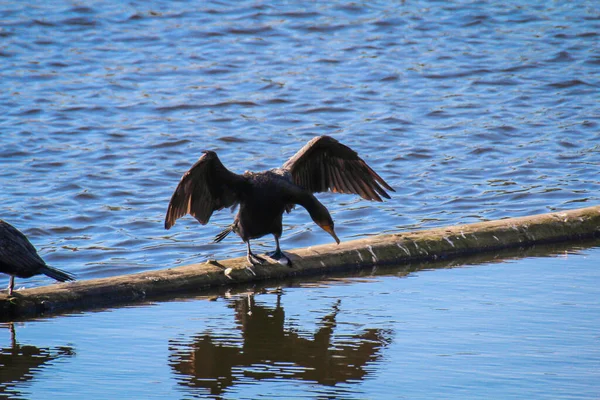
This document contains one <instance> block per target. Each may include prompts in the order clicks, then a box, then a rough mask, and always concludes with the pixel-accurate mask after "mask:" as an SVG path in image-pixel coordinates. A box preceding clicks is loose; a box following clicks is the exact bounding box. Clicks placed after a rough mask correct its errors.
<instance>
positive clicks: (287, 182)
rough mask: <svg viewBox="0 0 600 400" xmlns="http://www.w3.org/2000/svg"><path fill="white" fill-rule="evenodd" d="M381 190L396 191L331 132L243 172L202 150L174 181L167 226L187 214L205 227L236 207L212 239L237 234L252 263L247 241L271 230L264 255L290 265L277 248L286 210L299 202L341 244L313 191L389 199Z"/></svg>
mask: <svg viewBox="0 0 600 400" xmlns="http://www.w3.org/2000/svg"><path fill="white" fill-rule="evenodd" d="M384 188H385V189H387V190H391V191H394V189H392V187H391V186H390V185H388V184H387V183H386V182H385V181H384V180H383V179H382V178H381V177H380V176H379V175H377V173H376V172H375V171H373V170H372V169H371V167H369V166H368V165H367V163H365V162H364V160H362V159H361V158H360V157H359V156H358V154H357V153H356V152H355V151H354V150H352V149H351V148H349V147H347V146H345V145H343V144H341V143H340V142H338V141H337V140H335V139H333V138H331V137H329V136H320V137H316V138H314V139H312V140H311V141H309V142H308V143H307V144H306V145H305V146H304V147H303V148H302V149H300V151H298V152H297V153H296V154H295V155H294V156H293V157H292V158H290V159H289V160H288V161H287V162H286V163H285V164H284V165H283V167H281V168H277V169H272V170H270V171H264V172H245V173H244V174H243V175H238V174H234V173H233V172H231V171H229V170H228V169H227V168H225V166H223V164H222V163H221V161H220V160H219V158H218V157H217V154H216V153H214V152H212V151H205V152H204V155H203V156H202V157H200V159H199V160H198V161H197V162H196V163H195V164H194V165H193V166H192V168H190V170H189V171H187V172H186V173H185V174H184V175H183V177H182V178H181V181H180V182H179V185H177V188H176V189H175V192H174V193H173V196H172V197H171V201H170V202H169V207H168V209H167V215H166V217H165V228H166V229H169V228H171V226H173V225H174V224H175V221H176V220H177V219H178V218H180V217H182V216H184V215H185V214H191V215H192V216H193V217H194V218H196V219H197V220H198V221H199V222H200V223H201V224H202V225H205V224H207V223H208V221H209V219H210V217H211V215H212V213H213V212H214V211H217V210H221V209H223V208H227V207H235V206H236V205H239V206H240V208H239V211H238V213H237V216H236V217H235V220H234V221H233V224H231V225H230V226H229V227H228V228H227V229H225V230H224V231H223V232H221V233H220V234H219V235H217V237H216V238H215V241H216V242H219V241H221V240H223V239H224V238H225V237H226V236H227V235H228V234H229V233H230V232H232V231H233V232H235V233H237V234H238V235H239V236H240V237H241V238H242V240H243V241H244V242H245V243H246V245H247V247H248V261H249V262H250V263H251V264H253V265H256V264H262V263H263V262H264V261H265V260H264V259H263V258H261V257H258V256H257V255H255V254H254V253H252V251H251V250H250V239H256V238H259V237H262V236H264V235H267V234H272V235H273V236H274V237H275V243H276V244H277V248H276V250H275V251H274V252H272V253H270V254H268V255H269V256H270V257H271V258H274V259H277V260H281V261H284V263H287V264H289V265H291V262H290V260H289V259H288V258H287V257H286V256H285V255H283V253H282V252H281V249H280V247H279V238H280V237H281V232H282V217H283V212H284V211H287V212H290V211H291V210H292V208H294V205H296V204H299V205H301V206H302V207H304V208H305V209H306V210H307V211H308V213H309V214H310V216H311V218H312V220H313V221H314V222H315V223H316V224H317V225H319V226H320V227H321V228H322V229H323V230H325V231H326V232H328V233H329V234H331V235H332V236H333V238H334V239H335V241H336V242H337V243H339V242H340V241H339V239H338V237H337V236H336V234H335V231H334V229H333V220H332V219H331V215H330V214H329V211H327V209H326V208H325V206H324V205H323V204H321V203H320V202H319V200H317V198H316V197H315V196H314V195H313V193H316V192H325V191H328V190H331V191H332V192H337V193H349V194H358V195H360V196H361V197H362V198H364V199H366V200H375V201H382V200H381V198H382V197H385V198H388V199H389V198H390V197H389V195H388V194H387V193H386V191H385V190H384Z"/></svg>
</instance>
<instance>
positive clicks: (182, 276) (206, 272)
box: [0, 206, 600, 321]
mask: <svg viewBox="0 0 600 400" xmlns="http://www.w3.org/2000/svg"><path fill="white" fill-rule="evenodd" d="M596 236H600V206H596V207H588V208H583V209H577V210H570V211H564V212H556V213H549V214H541V215H534V216H527V217H519V218H510V219H503V220H498V221H487V222H480V223H475V224H468V225H457V226H450V227H444V228H438V229H430V230H423V231H414V232H406V233H398V234H388V235H379V236H371V237H368V238H364V239H359V240H353V241H348V242H342V243H341V244H340V245H335V244H328V245H321V246H314V247H308V248H304V249H295V250H291V251H288V252H286V253H287V254H288V256H289V257H290V259H291V260H292V261H293V263H294V266H293V267H288V266H284V265H280V264H278V263H275V262H273V263H272V264H268V265H263V266H258V267H254V268H253V271H254V272H253V273H252V272H251V271H249V270H248V269H246V266H247V265H248V263H247V261H246V258H245V257H240V258H232V259H227V260H219V261H218V262H207V263H201V264H192V265H187V266H182V267H177V268H169V269H165V270H159V271H150V272H142V273H137V274H131V275H122V276H115V277H110V278H102V279H92V280H87V281H77V282H72V283H61V284H54V285H49V286H44V287H38V288H33V289H25V290H20V291H17V292H15V294H14V296H13V297H8V295H7V294H6V293H0V321H7V320H11V319H20V318H23V317H28V316H36V315H41V314H51V313H55V312H64V311H69V310H86V309H94V308H99V307H107V306H114V305H119V304H126V303H131V302H135V301H140V300H151V299H153V298H158V297H161V298H164V297H165V296H168V295H172V296H177V295H178V294H182V293H196V294H201V293H202V291H203V290H205V289H208V288H215V287H220V286H226V285H236V284H244V283H248V282H252V281H263V280H267V279H282V278H286V277H291V276H300V275H319V274H324V273H331V272H339V271H355V270H358V269H361V268H371V267H373V266H374V265H391V264H403V263H411V262H415V261H424V260H442V259H449V258H454V257H459V256H464V255H471V254H476V253H483V252H489V251H496V250H500V249H506V248H515V247H527V246H531V245H536V244H544V243H557V242H566V241H576V240H581V239H585V238H591V237H596ZM225 272H227V274H226V273H225Z"/></svg>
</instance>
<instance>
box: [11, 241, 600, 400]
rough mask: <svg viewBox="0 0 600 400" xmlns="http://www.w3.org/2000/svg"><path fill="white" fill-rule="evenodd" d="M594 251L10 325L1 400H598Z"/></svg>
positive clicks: (391, 272)
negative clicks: (154, 399) (393, 399)
mask: <svg viewBox="0 0 600 400" xmlns="http://www.w3.org/2000/svg"><path fill="white" fill-rule="evenodd" d="M589 245H590V244H588V246H589ZM591 245H594V244H591ZM595 246H596V247H593V248H580V247H570V248H569V247H562V248H557V249H550V250H546V251H547V252H549V253H548V254H549V255H551V256H550V257H548V256H539V255H538V256H535V257H528V258H511V257H509V258H504V257H506V253H505V254H504V255H496V257H498V258H497V259H495V260H493V256H488V257H487V259H488V260H493V261H487V262H484V261H482V260H483V259H484V258H481V257H479V258H471V259H470V260H468V261H467V262H468V264H462V262H465V261H462V262H461V261H455V262H452V263H445V264H444V263H438V264H433V265H430V267H431V268H436V269H425V270H419V268H423V267H426V266H424V265H415V266H412V267H406V266H402V267H397V268H386V269H374V270H373V271H364V272H363V273H361V274H359V275H356V276H353V277H344V276H338V277H333V276H332V277H325V279H320V280H317V279H313V280H301V281H295V282H290V283H287V284H282V285H281V286H280V287H277V286H267V287H252V286H249V287H247V288H245V289H244V288H239V290H237V291H235V292H233V291H232V292H230V293H227V292H226V293H223V294H221V295H218V296H214V297H213V298H212V299H207V298H206V297H199V298H194V297H191V298H187V299H178V300H175V301H170V302H161V303H152V304H148V305H145V306H136V307H123V308H117V309H111V310H107V311H99V312H92V313H83V314H72V315H70V316H63V317H57V318H51V319H45V320H38V321H28V322H21V323H15V324H14V337H13V340H11V335H10V329H9V328H10V327H9V326H8V325H7V324H2V325H0V328H1V327H6V328H7V329H0V363H2V365H3V368H1V369H0V396H2V394H4V395H6V396H7V397H8V398H11V399H12V398H15V399H17V398H27V399H47V398H52V397H56V395H57V394H59V393H60V397H61V398H73V399H80V398H86V399H105V398H156V399H159V398H160V399H162V398H164V399H175V398H181V399H189V398H223V399H256V398H286V399H287V398H347V399H364V398H407V399H415V398H447V399H464V398H495V399H507V398H523V399H528V398H536V399H591V398H596V397H597V396H598V393H599V391H600V385H599V383H598V382H600V369H599V368H598V365H600V350H599V346H598V340H599V336H598V332H599V331H600V322H599V321H600V303H599V302H598V297H599V296H600V270H598V268H597V265H598V263H597V261H598V259H599V257H600V247H597V246H598V242H596V243H595ZM519 254H520V255H519V257H521V256H522V255H524V254H529V255H533V254H543V251H537V252H533V253H532V252H529V253H524V254H523V253H522V252H521V253H519ZM472 263H475V264H472ZM450 267H454V268H450ZM411 270H412V271H413V272H410V271H411ZM211 300H212V301H211ZM6 365H8V366H9V367H8V368H6V367H5V366H6Z"/></svg>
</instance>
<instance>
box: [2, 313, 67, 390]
mask: <svg viewBox="0 0 600 400" xmlns="http://www.w3.org/2000/svg"><path fill="white" fill-rule="evenodd" d="M0 326H6V327H8V329H9V330H10V347H3V348H0V399H4V398H8V399H10V398H22V396H21V394H20V393H19V391H18V389H17V386H18V385H19V384H20V383H23V382H27V381H29V380H31V379H33V377H34V376H35V374H36V373H39V372H41V371H42V367H43V366H44V365H48V364H49V363H51V362H52V361H54V360H56V359H59V358H63V357H71V356H73V355H75V352H74V351H73V348H71V347H67V346H61V347H56V348H41V347H36V346H31V345H20V344H18V343H17V340H16V334H15V327H14V324H13V323H12V322H11V323H8V324H0Z"/></svg>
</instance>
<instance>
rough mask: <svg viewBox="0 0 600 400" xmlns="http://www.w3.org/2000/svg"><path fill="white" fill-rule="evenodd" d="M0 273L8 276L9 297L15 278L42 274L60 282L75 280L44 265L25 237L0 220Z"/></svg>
mask: <svg viewBox="0 0 600 400" xmlns="http://www.w3.org/2000/svg"><path fill="white" fill-rule="evenodd" d="M0 272H3V273H5V274H8V275H10V282H9V284H8V294H9V295H12V292H13V288H14V286H15V276H18V277H19V278H30V277H32V276H34V275H40V274H44V275H47V276H49V277H50V278H54V279H56V280H57V281H60V282H65V281H72V280H75V277H74V276H73V275H71V274H69V273H67V272H64V271H61V270H59V269H56V268H52V267H49V266H48V265H46V263H45V262H44V260H42V259H41V257H40V256H39V255H38V253H37V251H36V250H35V247H33V245H32V244H31V243H30V242H29V240H28V239H27V238H26V237H25V235H23V234H22V233H21V232H20V231H19V230H18V229H17V228H15V227H14V226H12V225H10V224H9V223H7V222H4V221H2V220H0Z"/></svg>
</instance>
